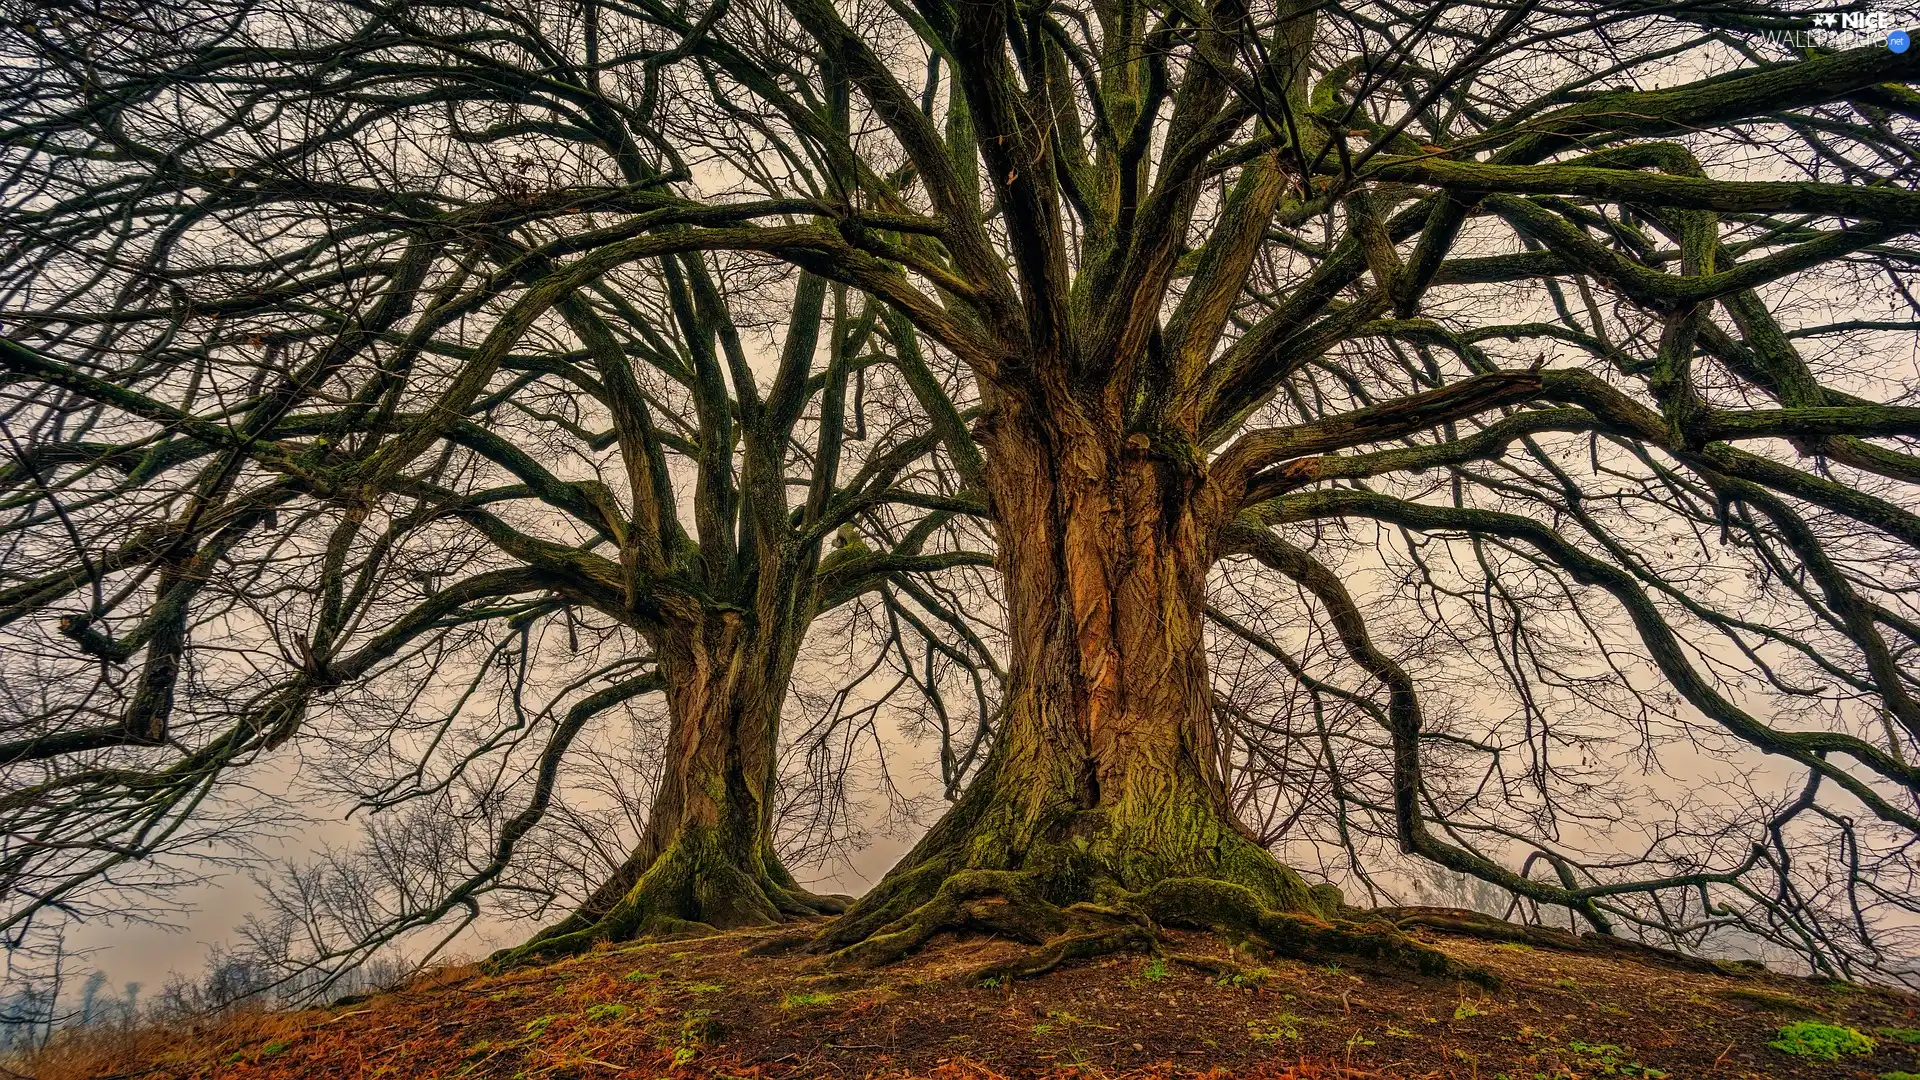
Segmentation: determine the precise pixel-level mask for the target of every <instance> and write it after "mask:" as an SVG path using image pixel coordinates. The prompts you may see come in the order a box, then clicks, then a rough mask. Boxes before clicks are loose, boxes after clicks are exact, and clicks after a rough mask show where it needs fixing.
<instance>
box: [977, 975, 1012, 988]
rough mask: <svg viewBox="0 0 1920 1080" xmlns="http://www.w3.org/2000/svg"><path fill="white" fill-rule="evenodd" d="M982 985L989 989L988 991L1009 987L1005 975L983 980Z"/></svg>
mask: <svg viewBox="0 0 1920 1080" xmlns="http://www.w3.org/2000/svg"><path fill="white" fill-rule="evenodd" d="M980 985H981V986H983V987H985V988H987V989H988V990H997V989H999V988H1000V987H1002V986H1005V985H1007V977H1006V976H1005V975H991V976H988V977H987V978H984V979H981V980H980Z"/></svg>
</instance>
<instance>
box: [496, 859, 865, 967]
mask: <svg viewBox="0 0 1920 1080" xmlns="http://www.w3.org/2000/svg"><path fill="white" fill-rule="evenodd" d="M767 862H768V860H747V863H746V865H742V864H741V863H738V862H736V861H734V860H731V859H727V858H723V857H719V856H718V855H717V854H716V853H715V852H714V851H712V850H711V849H710V848H708V849H706V850H703V846H702V845H694V844H676V845H675V846H673V847H671V848H669V849H668V850H667V852H666V853H665V854H664V855H662V856H661V857H660V858H659V859H658V860H656V861H655V862H654V864H653V866H652V867H650V868H649V869H648V870H647V872H646V873H645V874H642V875H641V877H640V880H639V881H637V882H635V883H634V886H633V888H632V889H630V890H628V892H627V895H626V896H624V897H623V898H621V900H620V902H619V903H618V904H616V905H614V907H613V908H612V909H611V910H609V911H608V912H607V913H606V914H605V915H603V916H601V917H600V918H599V919H597V920H588V919H585V918H583V917H581V916H580V915H578V914H575V915H573V916H569V917H568V918H567V919H566V920H564V921H562V922H561V923H560V924H558V925H557V926H554V927H552V928H550V929H549V930H547V931H545V932H543V933H541V934H539V935H537V936H535V937H534V938H533V939H532V940H530V941H528V942H526V943H525V944H523V945H520V946H518V947H516V948H511V949H503V950H501V951H500V952H497V953H495V954H493V956H491V957H489V958H488V959H487V964H486V966H487V967H488V968H490V969H492V970H495V971H500V970H505V969H507V968H511V967H517V966H519V965H522V964H529V963H540V962H550V961H553V960H558V959H561V958H563V957H567V956H573V955H576V954H578V953H582V952H586V951H587V950H589V949H592V948H593V947H594V946H596V945H599V944H601V943H602V942H619V941H632V940H637V939H650V940H660V939H664V938H674V937H690V936H697V935H702V934H712V933H717V932H719V931H721V930H728V929H734V928H737V927H743V926H770V925H773V924H775V923H780V922H785V921H788V920H790V919H797V918H806V917H811V916H817V915H827V914H837V913H839V912H841V911H844V910H845V909H846V899H845V898H844V897H838V896H820V895H816V894H813V893H809V892H807V891H805V890H804V889H801V888H800V887H799V886H798V885H797V884H794V883H793V879H792V878H791V877H790V876H788V875H787V874H786V872H785V870H783V869H779V868H778V863H777V862H775V863H773V864H772V866H770V867H769V866H767V865H766V863H767ZM755 864H759V865H755Z"/></svg>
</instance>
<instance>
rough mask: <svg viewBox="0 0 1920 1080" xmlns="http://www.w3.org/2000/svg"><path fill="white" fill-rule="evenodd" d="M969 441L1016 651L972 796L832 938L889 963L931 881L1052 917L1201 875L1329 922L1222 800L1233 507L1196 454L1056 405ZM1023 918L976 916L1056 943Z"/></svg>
mask: <svg viewBox="0 0 1920 1080" xmlns="http://www.w3.org/2000/svg"><path fill="white" fill-rule="evenodd" d="M980 434H981V438H982V441H983V443H984V444H985V445H986V447H987V448H988V450H989V454H988V470H989V474H988V482H989V487H990V491H991V498H992V500H993V511H994V516H995V520H996V521H997V523H998V541H999V545H1000V548H999V551H1000V555H999V568H1000V571H1001V579H1002V582H1003V585H1004V589H1005V596H1006V603H1007V608H1008V623H1009V630H1010V635H1011V638H1012V655H1011V657H1010V662H1009V667H1008V673H1009V683H1008V687H1007V707H1006V711H1005V714H1004V720H1003V721H1002V727H1001V730H1000V732H999V736H998V741H997V743H996V745H995V748H994V750H993V752H992V754H991V755H990V757H989V759H988V761H987V763H986V764H985V765H984V766H983V768H982V771H981V774H980V776H979V777H978V779H977V780H976V781H975V783H974V784H973V785H972V786H971V788H970V789H969V790H968V792H967V794H966V795H965V796H964V797H963V798H962V799H961V801H960V802H959V803H958V804H957V805H956V806H955V807H954V808H953V810H952V811H951V812H950V813H949V814H948V815H947V816H946V818H945V819H944V820H942V821H941V822H940V823H939V824H937V825H936V826H935V827H934V828H933V829H932V830H931V831H930V832H929V833H928V834H927V836H926V837H925V838H924V839H923V840H922V841H921V843H920V844H919V845H918V846H917V847H916V848H915V849H914V850H913V852H912V853H910V854H909V855H908V856H907V858H906V859H905V860H903V861H902V862H901V863H900V865H899V866H898V867H896V868H895V869H894V870H893V872H892V873H890V874H889V875H888V876H887V878H886V879H885V880H884V881H882V882H881V884H880V885H879V886H878V887H876V888H875V889H874V891H873V892H872V893H871V894H869V895H868V896H867V897H865V898H863V899H862V900H861V901H859V902H858V903H856V904H855V905H854V906H853V907H852V908H851V909H850V910H849V912H848V914H847V917H846V918H845V919H843V920H841V922H840V923H839V924H837V925H836V926H835V927H834V928H833V929H832V930H831V931H829V933H828V935H827V937H826V939H825V940H826V943H827V944H829V945H831V946H837V947H851V951H852V952H854V953H855V954H859V953H861V952H870V953H872V954H874V955H873V958H875V959H883V958H885V954H886V953H889V952H891V951H893V950H894V949H895V948H896V947H897V946H898V945H899V944H902V943H904V941H905V939H901V938H899V937H898V935H899V933H900V932H901V931H902V930H904V929H906V927H905V925H904V924H906V923H909V922H911V921H912V918H913V915H914V913H915V912H916V911H917V910H919V909H920V908H921V907H922V905H926V904H928V903H930V902H935V898H936V896H937V894H940V893H941V891H942V889H943V887H944V888H945V889H946V890H947V893H948V895H949V896H952V895H954V894H955V892H956V890H957V892H958V893H963V894H984V893H988V892H999V891H1003V890H1005V889H1007V888H1008V887H1011V888H1012V889H1013V890H1014V891H1016V892H1018V893H1019V894H1021V895H1023V896H1026V897H1030V898H1031V899H1032V900H1035V901H1040V902H1043V903H1044V904H1046V905H1051V906H1054V907H1062V906H1065V905H1069V904H1072V903H1074V902H1078V901H1094V902H1099V901H1101V900H1102V899H1103V898H1110V897H1116V896H1120V895H1124V894H1137V893H1140V892H1142V891H1143V890H1147V889H1150V888H1151V887H1153V886H1154V885H1156V884H1158V883H1161V882H1165V881H1168V880H1170V879H1194V878H1198V879H1207V880H1211V881H1216V882H1221V883H1225V884H1230V885H1234V886H1239V887H1242V888H1244V889H1246V890H1249V891H1250V892H1251V893H1252V895H1253V897H1254V898H1255V899H1257V900H1258V901H1259V903H1260V904H1262V905H1264V906H1265V907H1267V908H1271V909H1276V910H1280V911H1286V912H1295V913H1304V914H1312V915H1330V914H1332V911H1331V910H1330V908H1331V907H1332V906H1333V905H1332V903H1331V902H1329V901H1328V900H1327V899H1325V898H1323V897H1320V896H1316V895H1315V894H1314V893H1313V891H1312V890H1310V889H1309V888H1308V887H1307V886H1306V884H1305V883H1304V882H1303V881H1302V880H1301V879H1300V877H1299V876H1298V875H1297V874H1295V873H1294V872H1293V871H1291V870H1289V869H1288V868H1287V867H1285V866H1283V865H1282V864H1281V863H1280V862H1279V861H1278V860H1276V859H1275V858H1274V857H1273V856H1272V855H1271V854H1270V853H1269V852H1267V851H1266V850H1265V849H1264V848H1262V847H1261V846H1259V845H1258V844H1257V843H1255V842H1254V841H1253V839H1252V838H1251V836H1250V835H1249V833H1248V832H1247V831H1246V829H1245V828H1244V827H1243V826H1242V825H1241V824H1240V822H1239V821H1238V820H1236V818H1235V816H1234V815H1233V813H1232V810H1231V809H1230V807H1229V805H1228V801H1227V796H1226V787H1225V783H1224V779H1223V770H1222V767H1221V762H1220V759H1219V748H1218V745H1217V743H1216V739H1215V735H1214V728H1213V720H1212V698H1211V690H1210V687H1209V682H1208V673H1207V663H1206V649H1205V642H1204V639H1203V633H1202V619H1203V617H1204V604H1205V585H1206V573H1207V568H1208V567H1209V565H1210V564H1211V562H1212V559H1213V556H1214V551H1215V546H1216V541H1217V534H1218V533H1219V529H1220V518H1221V516H1222V514H1223V508H1225V507H1231V506H1237V502H1238V500H1237V497H1233V498H1226V497H1223V496H1224V495H1225V493H1223V492H1218V491H1215V490H1213V489H1212V488H1210V486H1209V484H1208V479H1207V474H1206V469H1205V466H1204V464H1202V463H1201V459H1200V455H1199V454H1197V453H1194V452H1191V451H1190V449H1183V448H1182V447H1181V446H1178V445H1160V446H1156V445H1154V444H1153V442H1152V440H1150V439H1149V438H1148V437H1147V436H1145V435H1142V434H1137V433H1136V434H1132V435H1127V434H1123V433H1121V432H1119V431H1117V430H1112V429H1108V430H1102V425H1097V424H1095V423H1092V422H1078V423H1076V422H1074V421H1073V419H1072V418H1071V417H1066V422H1063V414H1062V413H1061V412H1059V411H1057V410H1056V411H1053V412H1051V413H1049V414H1048V415H1045V416H1042V415H1040V414H1039V411H1038V410H1031V409H1023V408H1021V407H1020V406H1019V405H1018V404H1017V403H1011V402H1010V403H1007V404H1005V405H1003V406H1002V407H1001V408H999V409H997V410H996V412H995V414H994V415H993V417H992V419H991V421H990V423H989V425H988V426H987V427H985V428H984V429H983V430H982V431H981V433H980ZM1019 907H1020V905H1019V904H1015V905H1014V909H1015V910H1012V911H1009V912H1004V913H1002V914H1001V915H998V916H992V917H988V918H986V919H984V920H980V919H976V921H983V922H986V923H991V922H992V921H993V919H994V918H1004V919H1006V920H1008V921H1009V924H1010V925H1009V926H1008V927H1007V928H1008V929H1009V930H1010V931H1011V932H1013V933H1015V935H1016V936H1027V937H1032V938H1035V939H1042V940H1044V939H1045V938H1047V937H1049V936H1050V935H1049V934H1047V933H1045V932H1044V930H1045V929H1046V928H1045V927H1044V926H1037V925H1036V926H1021V925H1018V924H1019V923H1020V922H1021V921H1022V920H1023V919H1026V918H1027V916H1026V915H1022V914H1020V913H1019V912H1018V910H1017V909H1018V908H1019ZM1034 910H1038V909H1037V908H1030V909H1029V911H1028V914H1029V915H1031V914H1032V912H1033V911H1034ZM1040 918H1041V921H1043V922H1044V921H1045V920H1044V916H1040ZM895 924H902V925H895Z"/></svg>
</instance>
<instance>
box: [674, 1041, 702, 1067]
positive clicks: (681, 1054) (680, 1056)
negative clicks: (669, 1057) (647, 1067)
mask: <svg viewBox="0 0 1920 1080" xmlns="http://www.w3.org/2000/svg"><path fill="white" fill-rule="evenodd" d="M699 1056H700V1051H698V1050H695V1049H694V1048H693V1047H691V1046H683V1047H681V1048H680V1049H678V1050H675V1051H674V1052H673V1067H674V1068H676V1069H677V1068H679V1067H680V1066H682V1065H685V1064H686V1063H688V1062H690V1061H692V1060H693V1059H694V1058H697V1057H699Z"/></svg>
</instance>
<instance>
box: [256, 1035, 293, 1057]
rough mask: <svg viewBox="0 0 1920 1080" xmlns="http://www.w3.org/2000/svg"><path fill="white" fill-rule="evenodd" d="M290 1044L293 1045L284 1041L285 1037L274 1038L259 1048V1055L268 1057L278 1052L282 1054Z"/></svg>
mask: <svg viewBox="0 0 1920 1080" xmlns="http://www.w3.org/2000/svg"><path fill="white" fill-rule="evenodd" d="M292 1045H293V1044H292V1043H290V1042H288V1041H286V1040H285V1039H275V1040H273V1041H272V1042H270V1043H268V1044H267V1045H265V1046H263V1047H261V1048H260V1056H261V1057H263V1058H270V1057H274V1056H276V1055H278V1054H284V1053H286V1052H287V1047H289V1046H292Z"/></svg>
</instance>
